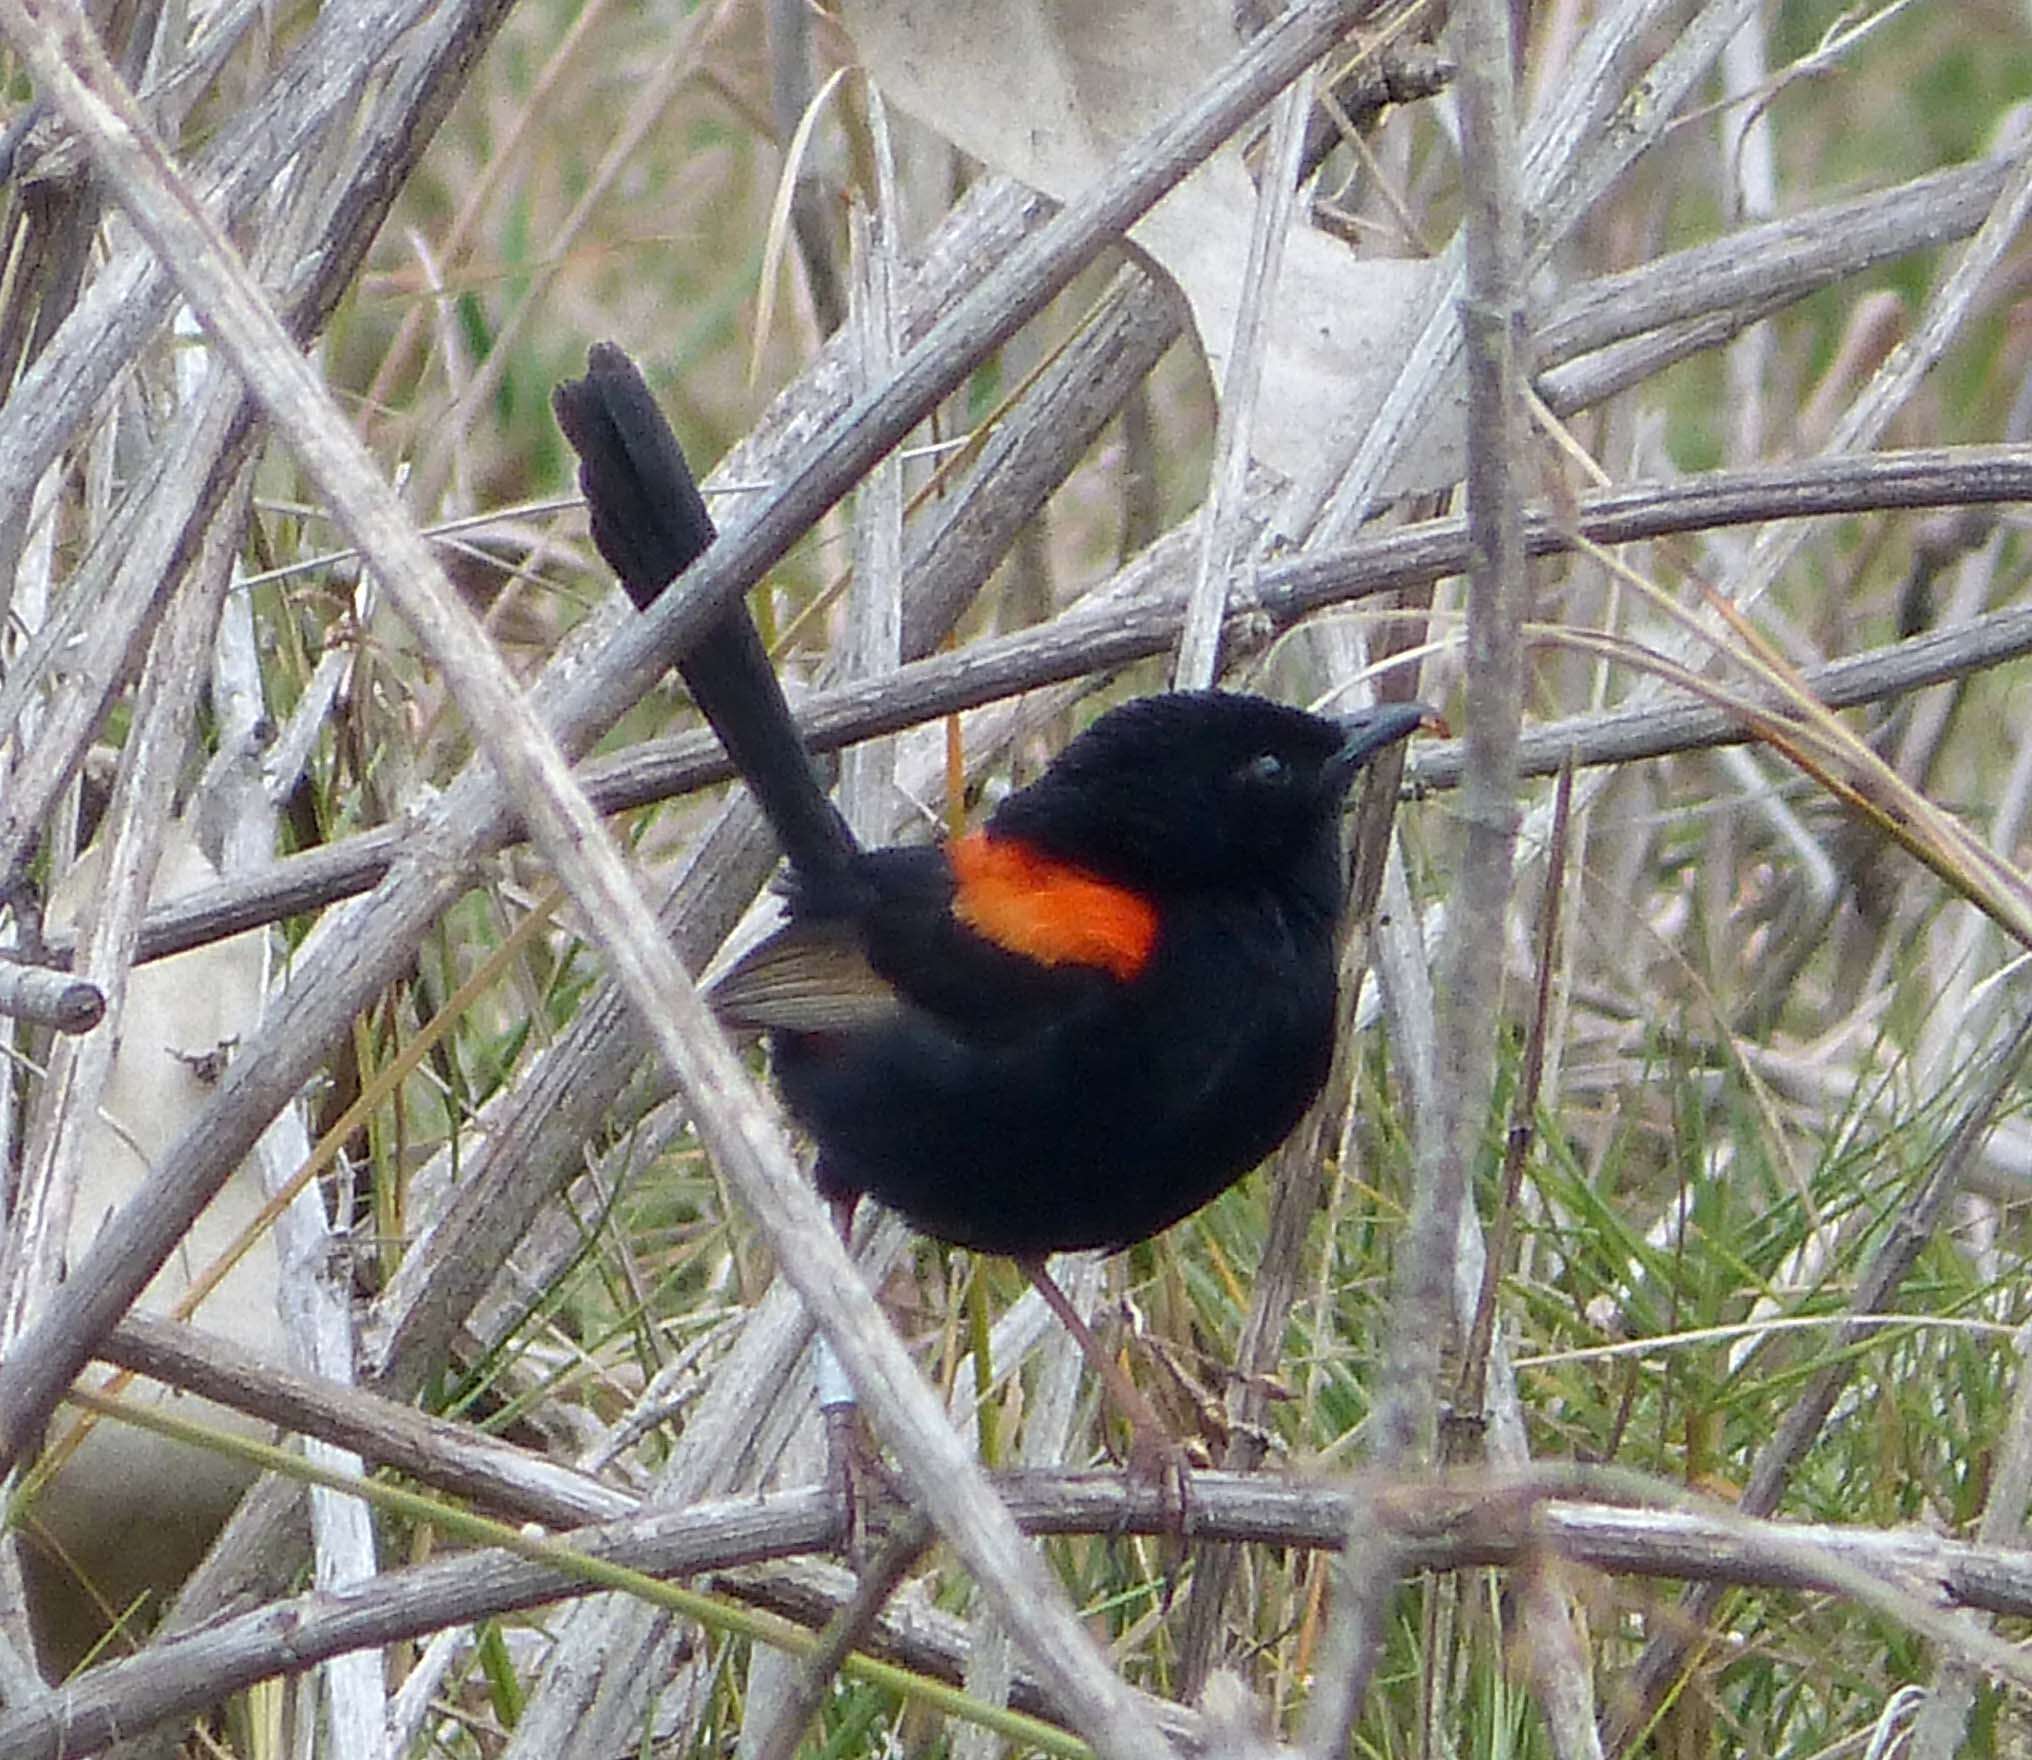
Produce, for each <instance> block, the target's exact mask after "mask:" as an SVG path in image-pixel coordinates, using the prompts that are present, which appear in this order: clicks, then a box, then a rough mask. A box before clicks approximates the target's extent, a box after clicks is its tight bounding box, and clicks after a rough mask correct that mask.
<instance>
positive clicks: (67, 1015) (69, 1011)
mask: <svg viewBox="0 0 2032 1760" xmlns="http://www.w3.org/2000/svg"><path fill="white" fill-rule="evenodd" d="M0 1014H4V1015H7V1016H10V1017H11V1018H12V1019H14V1020H17V1021H27V1022H28V1023H29V1024H30V1025H32V1026H38V1027H53V1028H55V1029H56V1031H57V1032H59V1033H89V1032H90V1031H91V1030H92V1029H93V1028H94V1027H96V1026H97V1025H98V1024H99V1022H100V1021H102V1020H103V1019H105V1016H106V997H105V994H104V992H103V991H101V990H100V988H99V987H98V985H96V984H94V983H92V982H91V981H90V980H89V979H86V978H76V977H73V976H72V975H71V974H70V973H69V972H54V971H51V970H50V968H49V967H48V966H25V965H23V964H22V963H21V962H20V961H19V960H12V959H0Z"/></svg>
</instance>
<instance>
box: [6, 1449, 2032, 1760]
mask: <svg viewBox="0 0 2032 1760" xmlns="http://www.w3.org/2000/svg"><path fill="white" fill-rule="evenodd" d="M999 1483H1000V1486H1001V1489H1002V1491H1003V1494H1004V1495H1005V1497H1006V1498H1007V1500H1008V1502H1009V1505H1010V1507H1011V1509H1012V1510H1013V1511H1014V1512H1015V1513H1016V1515H1017V1518H1018V1519H1019V1521H1020V1522H1021V1523H1022V1525H1023V1526H1024V1527H1025V1529H1026V1530H1028V1531H1031V1532H1035V1533H1060V1534H1092V1533H1102V1532H1132V1533H1146V1534H1147V1533H1159V1532H1163V1531H1164V1530H1165V1525H1166V1523H1167V1522H1168V1521H1171V1520H1174V1519H1175V1516H1173V1515H1172V1513H1171V1512H1168V1511H1167V1510H1166V1509H1165V1507H1164V1504H1163V1498H1162V1495H1161V1490H1160V1488H1157V1487H1144V1488H1138V1487H1135V1486H1132V1485H1128V1484H1125V1483H1124V1482H1123V1481H1122V1479H1121V1478H1120V1476H1119V1475H1114V1474H1108V1475H1095V1474H1066V1473H1023V1474H1013V1475H1008V1476H1006V1477H1004V1478H1003V1479H1002V1480H1001V1481H999ZM1193 1488H1194V1494H1195V1497H1194V1510H1193V1517H1192V1525H1193V1528H1194V1531H1195V1532H1197V1533H1201V1534H1207V1535H1220V1536H1223V1537H1225V1538H1227V1539H1230V1540H1234V1541H1251V1540H1254V1541H1261V1542H1262V1543H1264V1544H1267V1545H1280V1546H1313V1547H1323V1548H1331V1547H1333V1546H1335V1545H1338V1544H1339V1543H1340V1541H1341V1539H1342V1537H1343V1536H1344V1535H1345V1534H1346V1532H1347V1529H1348V1522H1349V1512H1350V1507H1351V1502H1352V1500H1353V1498H1354V1497H1355V1496H1357V1495H1358V1494H1359V1495H1362V1496H1363V1497H1365V1498H1366V1499H1367V1501H1368V1507H1370V1508H1372V1509H1374V1510H1375V1511H1376V1512H1377V1513H1378V1517H1379V1519H1380V1520H1381V1521H1383V1522H1384V1523H1386V1524H1387V1525H1388V1527H1389V1528H1390V1529H1391V1531H1392V1532H1393V1533H1394V1534H1396V1535H1398V1536H1399V1537H1400V1540H1401V1543H1402V1549H1403V1556H1404V1559H1405V1562H1406V1565H1407V1567H1408V1568H1412V1569H1418V1570H1433V1571H1440V1570H1462V1569H1470V1568H1485V1567H1489V1566H1514V1565H1517V1564H1521V1563H1526V1562H1529V1561H1530V1560H1531V1559H1533V1558H1534V1557H1536V1556H1538V1555H1541V1554H1542V1553H1544V1552H1545V1551H1546V1550H1548V1549H1549V1550H1550V1551H1552V1552H1553V1553H1556V1554H1557V1555H1558V1556H1560V1557H1563V1558H1568V1559H1571V1560H1573V1561H1574V1562H1576V1563H1578V1564H1581V1565H1583V1566H1586V1567H1587V1568H1590V1569H1594V1570H1598V1571H1604V1572H1612V1573H1617V1574H1630V1575H1636V1576H1643V1577H1667V1578H1670V1577H1683V1578H1688V1579H1692V1580H1696V1581H1701V1582H1710V1583H1716V1584H1727V1585H1738V1586H1742V1585H1762V1586H1768V1587H1776V1588H1785V1589H1791V1590H1796V1591H1806V1592H1827V1591H1834V1592H1837V1593H1843V1594H1847V1595H1850V1596H1852V1597H1855V1598H1857V1599H1859V1600H1861V1601H1863V1602H1865V1603H1866V1604H1868V1605H1871V1606H1873V1607H1877V1608H1880V1609H1882V1610H1883V1611H1884V1612H1885V1613H1886V1614H1887V1615H1888V1616H1889V1617H1891V1618H1893V1619H1896V1620H1899V1621H1900V1622H1901V1623H1903V1624H1905V1625H1906V1626H1908V1627H1909V1628H1910V1629H1912V1630H1915V1631H1920V1632H1925V1633H1927V1634H1928V1635H1939V1636H1942V1637H1945V1638H1946V1639H1947V1641H1948V1643H1949V1644H1950V1646H1952V1647H1954V1648H1956V1649H1958V1650H1961V1651H1962V1652H1963V1653H1965V1654H1968V1655H1970V1656H1971V1658H1972V1659H1973V1660H1975V1661H1976V1662H1977V1663H1978V1664H1979V1665H1980V1666H1982V1667H1984V1668H1986V1669H1989V1670H1990V1671H1991V1672H1993V1673H1997V1674H1999V1675H2000V1676H2001V1677H2002V1678H2007V1679H2022V1678H2024V1675H2025V1673H2026V1664H2025V1663H2024V1661H2023V1659H2022V1658H2021V1657H2017V1656H2015V1655H2013V1654H2012V1652H2011V1650H2010V1647H2009V1646H2007V1645H2006V1644H2004V1643H2003V1642H2002V1641H2000V1640H1998V1639H1996V1638H1994V1637H1991V1636H1990V1635H1989V1634H1987V1633H1982V1632H1979V1631H1975V1630H1973V1629H1972V1628H1961V1629H1957V1626H1956V1624H1955V1622H1954V1619H1953V1616H1952V1614H1951V1613H1949V1612H1946V1611H1944V1610H1942V1609H1941V1608H1939V1607H1938V1606H1937V1605H1935V1602H1934V1599H1933V1597H1934V1592H1935V1590H1936V1588H1937V1589H1938V1590H1939V1591H1940V1592H1941V1593H1944V1594H1945V1595H1946V1596H1947V1597H1948V1598H1949V1600H1950V1601H1951V1603H1953V1604H1954V1605H1955V1606H1959V1607H1972V1608H1980V1609H1983V1610H1985V1611H1989V1612H1994V1613H1998V1614H2002V1615H2007V1616H2011V1617H2017V1618H2023V1617H2026V1616H2027V1615H2028V1614H2032V1564H2028V1562H2027V1559H2026V1556H2025V1554H2024V1553H2023V1552H2022V1551H2021V1550H2017V1549H2013V1548H1997V1547H1988V1546H1981V1545H1971V1544H1969V1543H1967V1542H1963V1541H1955V1540H1949V1539H1944V1538H1942V1537H1940V1536H1938V1535H1936V1534H1933V1533H1930V1532H1927V1531H1924V1530H1920V1529H1906V1530H1900V1531H1897V1532H1892V1533H1879V1532H1872V1531H1869V1530H1859V1529H1856V1528H1853V1527H1837V1526H1831V1525H1807V1524H1790V1523H1779V1522H1771V1521H1759V1520H1753V1519H1748V1518H1745V1517H1741V1516H1738V1515H1735V1514H1732V1513H1718V1512H1714V1511H1711V1510H1689V1509H1684V1508H1678V1507H1672V1506H1673V1505H1675V1504H1677V1503H1679V1502H1682V1501H1683V1497H1682V1496H1681V1494H1680V1493H1678V1492H1677V1491H1675V1490H1674V1488H1672V1487H1668V1486H1657V1487H1654V1488H1652V1489H1653V1491H1654V1492H1655V1495H1656V1496H1657V1498H1658V1501H1659V1503H1660V1504H1661V1505H1662V1506H1663V1507H1655V1508H1646V1507H1629V1506H1628V1505H1627V1504H1623V1505H1617V1504H1607V1503H1600V1502H1583V1501H1579V1499H1582V1498H1585V1497H1586V1496H1587V1494H1588V1493H1589V1492H1590V1490H1598V1491H1614V1492H1615V1493H1617V1494H1618V1495H1621V1496H1628V1495H1629V1494H1630V1493H1631V1491H1632V1490H1633V1489H1635V1487H1633V1485H1632V1484H1631V1482H1630V1476H1628V1475H1620V1476H1610V1477H1609V1479H1607V1480H1604V1479H1603V1477H1602V1476H1600V1475H1592V1474H1590V1473H1588V1472H1586V1471H1585V1470H1573V1469H1564V1470H1562V1469H1548V1470H1545V1471H1543V1472H1540V1473H1536V1474H1526V1475H1504V1476H1497V1477H1494V1478H1492V1479H1490V1480H1489V1481H1488V1482H1486V1484H1484V1485H1482V1486H1479V1487H1478V1486H1476V1485H1475V1484H1473V1483H1468V1484H1464V1485H1445V1484H1442V1485H1431V1484H1421V1485H1408V1486H1397V1487H1379V1486H1375V1485H1374V1484H1373V1483H1369V1484H1363V1485H1359V1486H1345V1485H1344V1486H1323V1485H1305V1484H1294V1483H1290V1482H1283V1481H1279V1480H1276V1479H1270V1478H1265V1477H1263V1476H1260V1475H1250V1476H1246V1477H1238V1476H1235V1475H1232V1474H1224V1473H1206V1474H1200V1475H1197V1476H1196V1477H1195V1479H1194V1481H1193ZM1555 1499H1557V1500H1559V1501H1553V1500H1555ZM832 1522H833V1517H832V1512H831V1510H830V1508H829V1507H828V1499H827V1497H826V1494H825V1493H824V1492H822V1491H819V1490H816V1489H812V1490H801V1491H783V1492H776V1493H772V1494H770V1495H769V1496H766V1497H740V1498H730V1499H727V1500H724V1501H721V1502H713V1503H703V1504H698V1505H695V1506H694V1507H692V1508H690V1509H685V1510H678V1511H672V1512H667V1513H659V1514H653V1515H646V1516H641V1517H638V1518H635V1519H632V1520H626V1521H612V1522H607V1523H605V1524H604V1525H601V1526H599V1527H590V1528H580V1529H579V1530H578V1531H577V1532H576V1533H575V1534H574V1536H573V1538H574V1539H575V1540H576V1541H578V1542H580V1543H582V1546H583V1550H585V1551H587V1552H589V1553H591V1554H592V1555H593V1556H595V1557H599V1558H604V1559H608V1560H611V1561H613V1562H616V1563H621V1564H626V1565H629V1566H631V1567H633V1568H635V1569H637V1570H641V1571H645V1572H648V1573H650V1574H652V1575H659V1576H669V1577H677V1576H692V1575H697V1574H699V1573H702V1572H710V1571H728V1570H733V1569H735V1568H736V1567H738V1566H740V1565H742V1564H744V1563H756V1562H760V1561H764V1560H771V1559H782V1558H784V1557H786V1556H788V1555H790V1554H794V1553H798V1552H803V1551H810V1550H813V1549H816V1548H818V1547H822V1546H823V1545H824V1544H825V1543H826V1537H827V1536H828V1535H829V1534H830V1532H831V1528H832ZM839 1576H840V1573H838V1572H828V1573H826V1577H827V1580H828V1581H831V1582H837V1581H838V1579H839ZM1915 1585H1925V1586H1926V1587H1925V1589H1923V1590H1918V1589H1915ZM719 1586H720V1587H721V1589H722V1590H723V1591H724V1592H726V1593H728V1594H730V1595H732V1596H736V1597H739V1598H741V1599H744V1600H748V1601H751V1602H753V1603H754V1604H756V1605H760V1606H763V1607H767V1608H771V1609H773V1610H775V1611H778V1612H781V1613H784V1614H786V1615H788V1616H789V1617H792V1618H795V1619H797V1620H799V1621H800V1622H802V1623H815V1622H817V1621H822V1620H824V1619H826V1618H828V1617H830V1615H831V1614H832V1612H833V1611H834V1610H835V1609H836V1608H837V1607H838V1606H839V1605H840V1598H839V1597H838V1596H835V1595H833V1594H830V1593H826V1594H814V1593H813V1585H812V1581H811V1579H810V1577H809V1576H806V1575H800V1574H796V1573H788V1572H772V1573H763V1574H741V1575H736V1576H733V1577H730V1578H727V1579H724V1580H723V1581H722V1582H721V1583H720V1585H719ZM585 1591H586V1585H585V1584H584V1582H583V1581H582V1580H574V1579H572V1578H571V1577H569V1576H567V1575H565V1574H563V1573H561V1572H560V1571H558V1570H557V1569H555V1568H553V1567H550V1566H546V1565H542V1564H538V1563H536V1562H534V1561H530V1560H526V1559H519V1558H511V1557H508V1556H505V1555H503V1554H501V1553H499V1552H491V1551H484V1550H482V1551H476V1552H471V1553H466V1554H462V1555H458V1556H454V1557H449V1558H444V1559H441V1560H437V1561H435V1562H432V1563H430V1564H425V1565H414V1566H408V1567H405V1568H402V1569H400V1570H396V1571H392V1572H390V1573H388V1574H387V1575H386V1576H384V1577H383V1578H381V1579H380V1580H379V1581H377V1582H376V1583H375V1584H373V1585H370V1586H361V1587H358V1588H352V1589H347V1590H342V1591H337V1592H325V1593H320V1594H313V1595H306V1596H300V1597H295V1598H293V1599H290V1600H288V1601H283V1602H278V1603H276V1604H275V1605H273V1606H270V1607H265V1608H261V1609H259V1610H257V1611H255V1612H253V1613H248V1614H242V1615H240V1616H237V1617H235V1618H233V1619H229V1620H222V1621H220V1622H218V1623H217V1624H215V1625H213V1626H210V1627H208V1628H206V1629H205V1630H203V1631H199V1632H194V1633H189V1634H186V1635H183V1636H179V1637H177V1638H174V1639H170V1640H168V1641H165V1642H159V1643H157V1644H156V1645H154V1646H151V1648H150V1649H149V1650H148V1651H147V1652H145V1653H144V1654H143V1655H141V1656H137V1657H135V1658H133V1659H131V1660H128V1661H122V1662H117V1663H112V1664H109V1665H107V1666H105V1667H101V1668H95V1669H93V1670H91V1671H90V1672H89V1673H87V1674H84V1675H81V1676H79V1677H78V1678H77V1679H76V1680H74V1681H73V1682H71V1683H70V1684H69V1685H67V1686H65V1687H63V1688H61V1689H58V1690H57V1691H56V1692H54V1693H52V1694H51V1695H50V1696H49V1698H48V1699H47V1701H45V1702H39V1703H37V1704H34V1705H30V1706H24V1707H22V1708H20V1709H11V1710H9V1711H7V1712H5V1713H0V1760H57V1757H58V1756H59V1755H62V1754H70V1753H76V1752H79V1751H80V1750H81V1749H87V1748H92V1747H96V1746H100V1745H103V1743H104V1741H105V1739H106V1737H107V1734H108V1733H109V1732H110V1731H111V1730H112V1729H113V1728H115V1727H116V1720H117V1719H119V1718H122V1717H125V1718H128V1719H131V1720H132V1722H130V1723H128V1724H127V1725H126V1726H125V1727H126V1728H127V1729H128V1730H132V1729H133V1728H134V1727H135V1726H136V1725H138V1724H149V1723H154V1722H157V1721H160V1720H163V1719H167V1718H172V1717H177V1716H181V1715H188V1714H190V1713H191V1712H194V1711H197V1710H200V1709H202V1708H203V1707H204V1706H206V1705H208V1704H211V1703H214V1702H215V1701H216V1700H217V1698H218V1697H219V1695H220V1694H221V1693H222V1692H228V1691H233V1690H236V1689H237V1688H239V1687H242V1686H246V1685H248V1684H251V1683H252V1682H254V1681H257V1680H262V1679H267V1678H270V1677H273V1676H275V1675H278V1674H285V1673H290V1672H294V1671H296V1670H298V1669H301V1668H303V1667H305V1666H307V1665H309V1664H311V1663H314V1662H317V1661H319V1660H321V1659H323V1658H324V1657H327V1656H330V1655H334V1654H338V1653H341V1652H343V1651H346V1650H351V1649H359V1648H362V1647H366V1646H371V1645H379V1644H386V1643H390V1642H393V1641H396V1640H398V1639H402V1638H409V1637H418V1636H421V1635H423V1634H425V1633H427V1632H431V1631H435V1630H440V1629H442V1628H444V1627H446V1626H451V1625H457V1624H462V1623H468V1622H470V1621H473V1620H476V1619H481V1618H486V1617H489V1616H492V1615H499V1614H502V1613H507V1612H512V1611H514V1610H516V1609H518V1608H525V1607H530V1606H534V1605H538V1604H540V1603H542V1602H546V1601H554V1600H557V1599H560V1598H562V1597H568V1596H571V1595H574V1594H583V1593H585ZM912 1629H913V1628H912V1627H911V1626H909V1625H906V1624H903V1623H900V1622H896V1621H891V1620H889V1619H887V1618H885V1619H884V1620H883V1621H881V1622H878V1624H877V1626H876V1628H875V1633H874V1637H875V1639H876V1641H877V1642H876V1647H877V1648H878V1649H880V1650H882V1651H884V1652H887V1653H890V1654H895V1655H898V1656H899V1658H900V1659H902V1660H906V1661H909V1662H911V1663H913V1664H915V1665H917V1666H920V1667H922V1668H924V1669H925V1671H926V1672H927V1673H929V1674H931V1675H933V1676H934V1677H939V1678H952V1676H953V1675H954V1674H955V1673H956V1671H957V1667H958V1665H959V1664H960V1663H961V1662H962V1661H963V1657H962V1656H961V1655H959V1654H957V1653H956V1650H955V1642H954V1640H955V1635H954V1634H953V1633H952V1630H951V1627H950V1626H941V1627H940V1628H939V1629H938V1633H937V1634H936V1636H937V1639H938V1642H937V1645H936V1647H933V1646H932V1645H930V1644H925V1645H924V1646H923V1647H917V1645H916V1644H915V1643H914V1642H913V1639H912V1637H911V1635H910V1633H911V1631H912ZM915 1629H916V1630H917V1631H919V1632H922V1633H923V1636H924V1637H925V1638H931V1637H933V1636H934V1634H932V1633H930V1632H924V1631H923V1627H922V1622H919V1623H918V1625H917V1627H916V1628H915ZM1963 1639H1965V1640H1966V1642H1965V1643H1964V1642H1962V1640H1963ZM1054 1686H1055V1683H1053V1682H1051V1681H1050V1680H1049V1679H1048V1677H1047V1678H1046V1679H1045V1680H1044V1681H1042V1682H1041V1683H1040V1682H1036V1681H1034V1680H1033V1681H1032V1682H1031V1683H1029V1684H1028V1686H1027V1690H1025V1691H1024V1692H1022V1693H1019V1694H1018V1695H1017V1697H1018V1699H1019V1701H1020V1702H1021V1703H1023V1704H1024V1705H1025V1706H1027V1707H1030V1708H1033V1709H1038V1710H1043V1711H1045V1712H1046V1713H1047V1714H1051V1713H1052V1712H1053V1710H1054V1708H1055V1707H1056V1706H1057V1705H1058V1703H1059V1701H1058V1699H1057V1697H1056V1694H1055V1692H1054V1691H1053V1688H1054ZM1137 1703H1138V1705H1139V1707H1141V1708H1142V1710H1143V1711H1144V1713H1145V1715H1147V1716H1149V1717H1150V1718H1151V1720H1152V1722H1153V1723H1154V1722H1155V1721H1156V1720H1157V1713H1158V1712H1159V1710H1160V1709H1161V1707H1159V1706H1157V1705H1156V1704H1155V1703H1154V1702H1152V1701H1149V1700H1147V1699H1143V1698H1141V1697H1140V1696H1139V1698H1138V1701H1137Z"/></svg>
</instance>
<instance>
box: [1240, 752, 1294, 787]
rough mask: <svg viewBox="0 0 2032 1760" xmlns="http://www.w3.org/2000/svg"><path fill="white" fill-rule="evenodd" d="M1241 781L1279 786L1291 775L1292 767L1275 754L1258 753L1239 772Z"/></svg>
mask: <svg viewBox="0 0 2032 1760" xmlns="http://www.w3.org/2000/svg"><path fill="white" fill-rule="evenodd" d="M1237 774H1238V775H1239V776H1240V778H1241V780H1242V781H1244V782H1253V783H1269V784H1272V785H1274V784H1277V783H1281V782H1283V781H1285V780H1286V779H1287V778H1289V776H1290V775H1291V766H1290V765H1289V764H1287V763H1286V762H1285V761H1284V760H1283V759H1282V758H1280V757H1279V756H1278V755H1277V754H1276V753H1275V752H1258V753H1257V754H1256V755H1255V756H1254V757H1253V758H1251V759H1250V760H1249V761H1248V762H1247V763H1245V764H1244V765H1243V766H1242V768H1241V769H1240V771H1238V772H1237Z"/></svg>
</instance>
